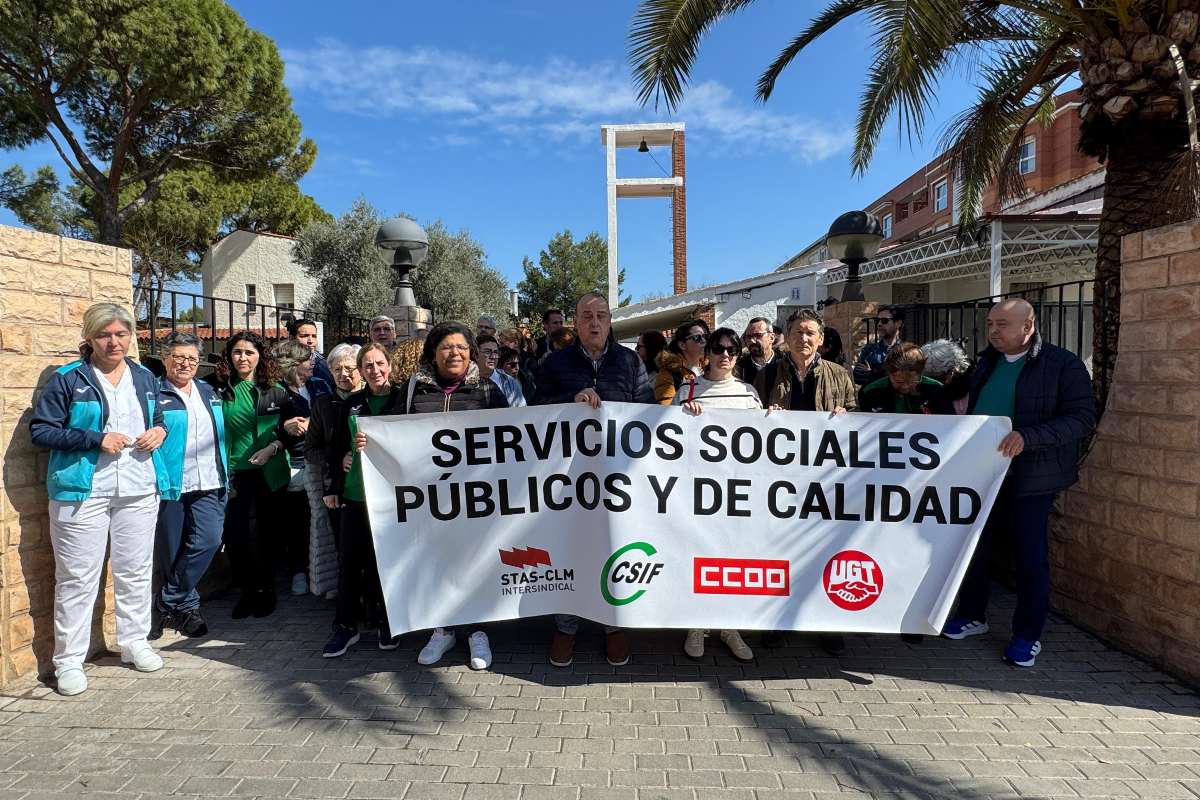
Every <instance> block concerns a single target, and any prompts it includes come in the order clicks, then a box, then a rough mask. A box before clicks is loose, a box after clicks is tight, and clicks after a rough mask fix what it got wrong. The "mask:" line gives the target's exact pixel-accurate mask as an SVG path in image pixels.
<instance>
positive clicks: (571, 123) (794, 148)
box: [283, 40, 849, 161]
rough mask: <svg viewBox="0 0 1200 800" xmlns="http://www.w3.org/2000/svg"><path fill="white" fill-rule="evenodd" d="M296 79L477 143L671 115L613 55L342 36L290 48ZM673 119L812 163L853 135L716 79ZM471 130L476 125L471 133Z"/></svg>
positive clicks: (724, 141) (723, 140) (335, 104)
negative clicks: (519, 56)
mask: <svg viewBox="0 0 1200 800" xmlns="http://www.w3.org/2000/svg"><path fill="white" fill-rule="evenodd" d="M283 57H284V60H285V62H286V63H287V83H288V85H289V86H290V87H291V89H292V91H294V92H296V93H297V94H305V93H311V94H313V95H315V96H317V97H318V98H320V99H321V101H322V102H324V103H325V105H326V106H327V107H329V108H330V109H332V110H335V111H341V112H345V113H352V114H360V115H365V116H376V117H385V118H395V117H406V118H412V117H425V118H430V117H432V118H437V119H439V120H440V121H441V122H443V123H444V124H446V125H449V126H451V127H453V128H457V129H458V130H456V131H452V132H451V133H449V134H447V135H444V136H441V137H439V138H438V139H437V141H440V142H442V143H443V144H446V145H451V146H461V145H464V144H469V143H470V141H471V140H472V139H473V138H474V137H473V136H472V134H476V135H478V134H479V133H480V131H479V130H478V129H479V128H481V127H486V128H487V134H488V135H489V136H490V135H492V134H499V135H500V136H501V137H504V138H507V139H509V140H514V141H520V140H524V139H527V138H529V137H534V136H536V137H539V138H549V139H551V140H553V141H559V142H562V141H578V142H591V141H596V142H598V141H599V131H598V128H599V125H600V124H602V123H621V122H644V121H653V120H659V119H663V118H665V117H664V115H662V114H658V113H655V112H654V111H653V110H652V109H649V108H643V107H642V106H641V105H640V104H639V103H638V102H637V99H636V98H635V96H634V91H633V83H632V80H631V78H630V76H629V73H628V70H627V68H625V67H622V66H620V65H618V64H615V63H612V62H604V63H598V64H580V63H577V62H574V61H571V60H569V59H563V58H552V59H549V60H547V61H546V62H544V63H543V64H540V65H533V66H530V65H518V64H511V63H509V62H506V61H488V60H485V59H481V58H478V57H476V56H473V55H470V54H466V53H462V52H457V51H452V50H441V49H436V48H429V47H418V48H411V49H399V48H393V47H368V48H354V47H351V46H349V45H346V44H344V43H342V42H339V41H336V40H323V41H320V42H319V43H318V44H317V45H316V46H315V47H312V48H309V49H304V50H298V49H285V50H284V51H283ZM673 118H674V119H679V120H683V121H684V122H685V123H686V124H687V126H688V131H689V134H690V135H691V136H695V137H698V138H700V139H701V140H704V141H711V142H713V143H715V144H718V145H720V146H722V147H735V148H738V149H751V150H761V149H771V150H774V151H782V152H785V153H789V154H792V155H795V156H796V157H798V158H800V159H802V160H806V161H818V160H821V159H825V158H828V157H830V156H832V155H834V154H835V153H837V152H838V151H839V150H842V149H843V148H844V147H845V146H846V144H847V143H848V141H849V132H848V127H847V126H846V125H843V124H833V123H828V122H824V121H821V120H817V119H812V118H807V117H804V116H800V115H796V114H785V113H777V112H775V111H773V110H771V109H770V108H769V107H760V106H755V105H752V104H750V103H748V102H745V101H741V100H738V99H737V98H736V97H735V96H734V94H733V92H732V91H730V90H729V88H728V87H726V86H724V85H722V84H720V83H717V82H715V81H706V82H704V83H700V84H697V85H695V86H693V87H692V88H691V89H690V90H689V92H688V94H687V96H686V98H685V101H684V103H683V106H682V107H681V108H680V109H679V111H678V113H676V114H674V115H673ZM464 131H468V132H464Z"/></svg>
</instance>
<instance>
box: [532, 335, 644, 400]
mask: <svg viewBox="0 0 1200 800" xmlns="http://www.w3.org/2000/svg"><path fill="white" fill-rule="evenodd" d="M584 389H595V390H596V394H598V395H600V399H601V400H608V401H609V402H614V403H653V402H654V388H653V387H652V386H651V385H650V379H649V377H647V375H646V365H645V364H643V363H642V359H641V358H639V357H638V354H637V353H635V352H634V351H632V350H630V349H629V348H628V347H624V346H622V345H619V344H617V343H616V342H614V341H611V340H610V341H609V343H608V351H607V352H606V353H605V354H604V358H602V359H601V361H600V367H599V369H597V368H596V367H595V366H593V364H592V359H591V356H589V355H588V354H587V352H586V351H585V350H584V349H583V347H582V346H581V345H580V344H579V342H578V341H577V342H575V343H574V344H572V345H570V346H569V347H564V348H563V349H562V350H555V351H554V352H552V353H550V354H549V355H547V356H546V357H545V358H544V359H542V362H541V364H540V365H539V366H538V374H537V392H536V394H535V395H534V399H533V403H532V405H535V406H537V405H548V404H550V403H570V402H572V401H574V400H575V395H577V394H579V393H580V392H581V391H583V390H584Z"/></svg>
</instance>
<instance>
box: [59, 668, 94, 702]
mask: <svg viewBox="0 0 1200 800" xmlns="http://www.w3.org/2000/svg"><path fill="white" fill-rule="evenodd" d="M55 691H57V692H58V693H59V694H61V695H63V696H64V697H72V696H74V695H77V694H83V693H84V692H86V691H87V675H84V674H83V670H81V669H80V668H79V667H68V668H67V669H64V670H63V671H62V672H60V673H58V687H57V688H56V689H55Z"/></svg>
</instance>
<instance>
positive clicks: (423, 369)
mask: <svg viewBox="0 0 1200 800" xmlns="http://www.w3.org/2000/svg"><path fill="white" fill-rule="evenodd" d="M403 389H404V405H403V407H402V409H401V410H400V411H399V412H397V413H400V414H432V413H437V412H444V411H480V410H482V409H485V408H508V401H507V400H506V399H504V392H503V391H501V389H500V387H499V386H497V385H496V384H494V383H492V381H490V380H484V379H483V378H481V377H480V375H479V367H478V366H476V365H475V364H471V366H470V367H468V369H467V375H466V377H465V378H463V379H462V383H460V384H459V385H458V386H456V387H455V389H454V391H453V392H451V393H450V394H446V391H445V390H444V389H443V388H442V387H441V386H440V385H438V382H437V378H436V377H435V375H434V372H433V369H432V368H430V367H429V366H428V365H426V364H422V365H421V366H420V368H418V369H417V372H416V374H414V375H413V377H412V379H411V380H410V381H409V383H408V385H407V386H404V387H403ZM410 391H411V393H412V394H411V396H410V394H409V392H410Z"/></svg>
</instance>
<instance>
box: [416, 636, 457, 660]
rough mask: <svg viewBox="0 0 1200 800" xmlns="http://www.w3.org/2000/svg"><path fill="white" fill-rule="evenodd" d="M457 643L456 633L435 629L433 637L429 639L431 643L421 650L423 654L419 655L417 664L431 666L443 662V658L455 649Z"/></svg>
mask: <svg viewBox="0 0 1200 800" xmlns="http://www.w3.org/2000/svg"><path fill="white" fill-rule="evenodd" d="M455 641H457V640H456V639H455V637H454V631H448V630H446V629H445V628H434V629H433V635H432V636H430V637H429V643H428V644H427V645H425V646H424V647H422V648H421V652H420V653H419V654H418V655H417V663H418V664H424V665H425V666H429V665H430V664H436V663H437V662H439V661H441V660H442V656H444V655H446V651H447V650H449V649H450V648H451V647H454V643H455Z"/></svg>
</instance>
